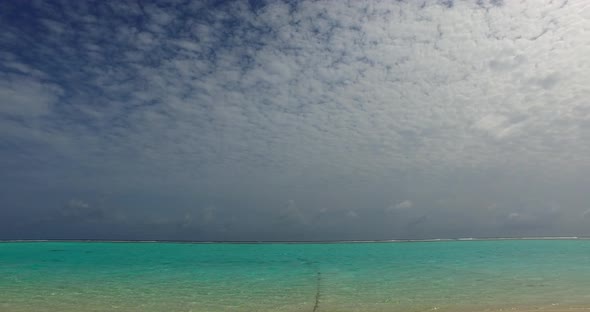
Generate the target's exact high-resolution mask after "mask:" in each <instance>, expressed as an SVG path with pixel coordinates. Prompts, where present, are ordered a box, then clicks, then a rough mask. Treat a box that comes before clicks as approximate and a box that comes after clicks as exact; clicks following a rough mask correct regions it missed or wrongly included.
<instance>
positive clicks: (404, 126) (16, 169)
mask: <svg viewBox="0 0 590 312" xmlns="http://www.w3.org/2000/svg"><path fill="white" fill-rule="evenodd" d="M0 12H2V13H0V26H1V27H2V29H3V31H2V32H1V33H0V46H2V48H1V50H0V101H1V102H2V105H0V119H1V123H0V144H1V148H0V166H1V171H2V172H3V174H2V178H1V179H0V185H1V186H2V187H3V189H4V190H5V191H3V192H5V194H2V195H3V196H2V198H4V199H3V202H2V203H1V204H2V206H3V207H6V209H4V211H3V212H1V213H0V216H3V215H4V217H5V218H4V219H5V220H8V219H10V220H17V221H18V222H16V224H23V225H22V226H16V225H13V226H12V227H13V229H12V230H10V231H8V230H7V231H5V233H4V234H2V231H1V230H0V236H2V235H4V236H7V237H8V236H10V237H13V236H19V235H28V234H26V233H33V232H34V231H33V230H32V229H31V228H29V226H28V225H27V224H31V222H29V221H31V220H29V219H36V220H37V219H38V220H45V221H47V220H51V222H49V221H47V222H46V223H47V224H48V222H49V223H52V224H53V223H55V224H56V225H55V227H59V226H58V225H57V224H59V223H60V222H63V223H64V224H67V223H68V222H80V221H79V220H78V221H71V220H70V221H68V220H66V219H68V218H64V220H63V221H58V220H56V217H52V218H49V219H48V217H47V216H49V215H52V214H55V211H62V212H63V207H64V203H70V204H71V203H72V202H71V201H70V200H71V199H72V198H80V199H78V200H77V201H79V203H87V205H88V206H89V207H95V206H96V205H99V204H100V205H101V208H100V209H101V211H103V210H104V216H107V215H109V216H110V215H118V216H119V217H117V218H111V217H103V218H102V219H101V220H100V222H102V224H103V226H102V227H101V226H100V225H99V226H97V227H96V228H95V229H93V230H92V231H94V232H92V231H91V232H89V233H86V234H85V235H87V236H93V235H94V236H101V235H102V236H104V233H111V234H113V231H112V230H105V229H107V228H110V227H113V226H115V227H117V228H118V230H117V231H119V232H117V231H115V233H114V234H113V235H115V236H117V235H118V236H117V237H119V236H125V235H129V233H128V231H123V230H121V229H120V228H130V227H132V228H134V229H136V230H134V231H135V232H136V233H137V235H136V236H138V237H142V235H146V233H154V231H151V232H150V226H151V227H152V228H153V227H158V228H160V229H161V228H165V229H164V230H161V234H158V235H160V236H158V235H156V236H158V237H162V238H166V237H175V238H177V237H181V238H186V239H241V238H245V239H275V238H280V239H291V238H293V239H338V238H343V239H346V238H393V237H430V236H464V235H469V236H478V235H479V236H486V235H502V234H503V233H507V234H509V235H521V234H522V235H525V234H530V233H538V234H543V235H545V234H546V235H551V234H563V233H576V234H580V235H582V234H584V233H585V234H588V235H590V233H588V231H587V230H585V228H586V224H585V222H586V221H584V218H581V216H582V215H584V216H585V215H586V214H585V212H586V211H587V210H588V207H587V204H586V203H587V202H588V199H590V198H588V195H587V194H586V192H585V191H584V190H583V187H582V186H583V185H584V183H587V182H589V180H590V179H588V173H590V170H589V169H590V166H589V164H590V144H587V142H590V103H588V98H589V95H590V89H589V88H588V83H589V82H590V6H589V5H588V3H586V2H585V1H582V0H569V1H568V0H563V1H561V0H560V1H530V2H522V3H520V2H519V3H517V2H516V1H349V2H344V1H343V2H334V1H318V2H311V1H309V2H308V1H301V2H299V1H294V2H280V1H271V2H268V3H267V2H263V1H260V2H258V1H254V2H250V3H246V2H243V1H242V2H234V3H223V2H222V3H217V2H208V1H198V2H185V1H165V2H158V3H156V2H147V1H146V2H143V1H138V2H124V3H122V2H118V1H102V2H97V3H90V2H76V3H72V2H67V1H66V2H59V1H56V2H51V3H48V2H26V3H24V2H23V3H3V4H1V5H0ZM31 194H33V197H35V198H26V199H25V197H29V196H31ZM553 203H555V204H553ZM67 205H69V204H67ZM549 205H554V207H559V208H555V210H556V211H557V210H558V211H559V213H557V212H555V213H548V212H547V210H548V209H550V208H547V207H549ZM70 206H71V205H70ZM211 207H215V208H211ZM489 207H495V208H494V209H488V208H489ZM77 208H82V207H81V206H80V205H77ZM197 216H198V217H197ZM557 216H559V217H557ZM70 219H71V218H70ZM197 219H199V220H197ZM122 220H124V221H122ZM11 223H14V222H12V221H11ZM122 223H124V224H125V225H121V224H122ZM154 224H157V226H156V225H154ZM286 224H288V226H286ZM531 224H533V225H535V226H531ZM0 225H1V224H0ZM14 227H16V229H15V228H14ZM52 231H53V232H52ZM156 232H157V233H160V232H158V231H156ZM23 233H25V234H23ZM51 233H57V232H55V230H54V229H52V227H51V226H49V225H48V229H47V230H46V232H44V233H38V234H34V235H38V236H40V235H41V236H42V235H52V234H51ZM117 233H121V234H120V235H119V234H117ZM179 233H180V234H179ZM31 235H33V234H31ZM34 235H33V236H34ZM55 235H62V236H68V237H70V236H76V235H80V233H79V232H76V231H72V232H67V231H65V232H59V233H57V234H55Z"/></svg>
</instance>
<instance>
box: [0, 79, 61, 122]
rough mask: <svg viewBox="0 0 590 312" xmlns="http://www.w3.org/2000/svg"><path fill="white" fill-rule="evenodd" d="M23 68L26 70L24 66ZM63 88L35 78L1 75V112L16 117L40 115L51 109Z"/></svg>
mask: <svg viewBox="0 0 590 312" xmlns="http://www.w3.org/2000/svg"><path fill="white" fill-rule="evenodd" d="M22 70H25V69H24V68H23V69H22ZM62 92H63V91H62V90H61V88H59V87H58V86H56V85H54V84H51V83H43V82H41V81H39V80H37V79H34V78H28V77H24V76H18V75H2V76H0V99H1V101H2V105H0V114H5V115H9V116H14V117H38V116H42V115H46V114H48V113H49V112H50V111H51V108H52V106H53V104H55V102H56V101H57V99H58V98H59V96H60V95H61V94H62Z"/></svg>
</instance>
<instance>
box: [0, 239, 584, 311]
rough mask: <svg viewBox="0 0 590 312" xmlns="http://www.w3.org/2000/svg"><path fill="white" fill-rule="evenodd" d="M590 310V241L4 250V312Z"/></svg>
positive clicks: (0, 258) (0, 266)
mask: <svg viewBox="0 0 590 312" xmlns="http://www.w3.org/2000/svg"><path fill="white" fill-rule="evenodd" d="M585 307H590V241H588V240H507V241H445V242H420V243H338V244H303V243H302V244H175V243H97V242H92V243H86V242H82V243H79V242H18V243H17V242H10V243H0V311H27V312H29V311H48V312H49V311H50V312H54V311H55V312H57V311H216V312H224V311H316V312H320V311H429V310H442V311H446V310H449V311H451V310H454V311H462V310H465V311H467V310H469V311H476V310H498V309H510V308H518V309H521V310H523V309H544V310H547V311H552V310H560V309H561V310H566V309H573V308H576V309H582V308H585Z"/></svg>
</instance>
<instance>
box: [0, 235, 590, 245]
mask: <svg viewBox="0 0 590 312" xmlns="http://www.w3.org/2000/svg"><path fill="white" fill-rule="evenodd" d="M500 240H590V237H589V236H525V237H458V238H426V239H381V240H243V241H240V240H221V241H215V240H212V241H199V240H140V239H138V240H133V239H0V243H18V242H23V243H26V242H30V243H34V242H39V243H41V242H49V243H50V242H72V243H74V242H87V243H93V242H94V243H178V244H338V243H412V242H415V243H419V242H445V241H446V242H448V241H461V242H465V241H500Z"/></svg>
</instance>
